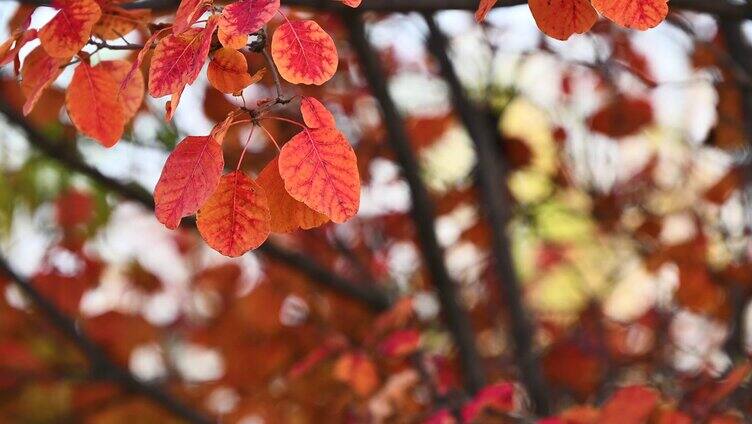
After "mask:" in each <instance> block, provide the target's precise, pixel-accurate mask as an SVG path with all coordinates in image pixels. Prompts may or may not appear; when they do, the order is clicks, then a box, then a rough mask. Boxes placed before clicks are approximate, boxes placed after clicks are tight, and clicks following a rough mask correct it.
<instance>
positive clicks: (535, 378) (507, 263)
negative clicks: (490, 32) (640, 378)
mask: <svg viewBox="0 0 752 424" xmlns="http://www.w3.org/2000/svg"><path fill="white" fill-rule="evenodd" d="M425 19H426V22H427V23H428V28H429V31H430V33H429V38H428V48H429V50H430V51H431V53H432V54H433V56H434V57H435V58H436V59H437V61H438V63H439V66H440V68H441V73H442V75H443V76H444V79H445V80H446V81H447V82H448V84H449V88H450V90H451V93H452V100H453V103H454V108H455V109H456V111H457V112H458V113H459V115H460V118H461V119H462V122H463V123H464V124H465V127H466V128H467V130H468V132H469V133H470V138H471V139H472V140H473V143H474V144H475V150H476V152H477V156H478V179H479V185H480V189H481V195H482V198H483V203H484V204H485V205H486V207H487V210H486V211H485V212H486V218H487V219H488V224H489V226H490V228H492V229H493V231H492V234H491V241H492V244H491V250H492V253H493V260H494V265H495V267H496V272H497V273H498V277H497V279H496V280H497V282H498V284H499V289H500V291H501V293H502V294H503V296H504V302H505V303H506V304H507V306H508V311H509V318H510V324H511V327H512V328H511V332H512V337H511V339H512V340H513V341H514V343H515V356H516V362H517V365H518V367H519V369H520V379H521V381H522V383H523V384H524V385H525V387H526V388H527V390H528V392H529V393H530V397H531V398H532V400H533V402H534V404H535V410H536V412H537V413H538V414H539V415H542V416H545V415H548V413H549V410H550V407H549V405H548V393H547V392H548V391H547V389H546V387H545V383H544V381H543V376H542V374H541V371H540V364H539V363H538V359H537V357H536V355H535V353H534V352H533V326H532V325H531V324H530V321H529V319H528V316H527V313H526V312H525V307H524V305H523V303H522V293H521V290H520V288H519V283H518V281H517V274H516V273H515V270H514V266H513V262H512V255H511V250H510V246H509V240H508V238H507V235H506V228H507V224H508V222H509V218H510V216H511V208H510V207H509V203H508V200H507V199H508V196H506V197H507V198H506V199H505V198H504V197H505V196H504V194H506V193H507V190H506V179H505V174H506V168H507V165H506V163H504V161H503V157H500V155H498V154H497V152H496V151H495V150H494V146H495V145H496V144H497V141H496V138H495V136H494V133H493V131H492V128H493V127H491V126H490V125H489V124H488V122H487V121H486V119H484V113H483V112H482V111H480V110H478V109H477V108H476V107H475V105H474V104H473V103H471V102H470V100H469V99H468V98H467V96H466V95H465V91H464V88H463V87H462V85H461V83H460V81H459V79H458V78H457V75H456V74H455V72H454V68H453V66H452V63H451V61H450V60H449V57H448V56H447V53H446V49H447V41H446V38H445V36H444V34H443V33H442V32H441V30H440V29H439V28H438V27H437V26H436V22H435V21H434V20H433V17H432V16H431V15H429V14H426V15H425Z"/></svg>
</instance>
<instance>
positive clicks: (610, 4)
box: [592, 0, 668, 30]
mask: <svg viewBox="0 0 752 424" xmlns="http://www.w3.org/2000/svg"><path fill="white" fill-rule="evenodd" d="M592 3H593V7H595V8H596V9H597V10H598V11H599V12H601V14H603V16H605V17H607V18H608V19H610V20H612V21H614V22H616V23H617V24H619V25H621V26H624V27H627V28H632V29H639V30H646V29H649V28H653V27H654V26H656V25H658V24H659V23H661V22H663V20H664V19H666V15H668V0H592Z"/></svg>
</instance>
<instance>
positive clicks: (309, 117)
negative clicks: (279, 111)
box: [300, 97, 335, 128]
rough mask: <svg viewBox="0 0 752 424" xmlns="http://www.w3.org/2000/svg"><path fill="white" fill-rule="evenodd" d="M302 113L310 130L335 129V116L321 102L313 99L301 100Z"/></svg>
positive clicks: (305, 98) (304, 98)
mask: <svg viewBox="0 0 752 424" xmlns="http://www.w3.org/2000/svg"><path fill="white" fill-rule="evenodd" d="M300 113H301V114H302V115H303V122H305V124H306V125H308V127H309V128H321V127H334V126H335V122H334V116H333V115H332V113H331V112H329V110H327V108H326V107H325V106H324V105H323V104H321V102H320V101H318V100H316V99H315V98H313V97H303V98H302V99H300Z"/></svg>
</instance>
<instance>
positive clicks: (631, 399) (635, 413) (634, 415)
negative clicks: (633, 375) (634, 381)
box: [599, 386, 659, 424]
mask: <svg viewBox="0 0 752 424" xmlns="http://www.w3.org/2000/svg"><path fill="white" fill-rule="evenodd" d="M658 400H659V396H658V393H657V392H656V391H655V390H653V389H650V388H647V387H642V386H630V387H624V388H622V389H620V390H619V391H617V392H616V393H614V395H613V396H611V398H610V399H609V400H608V402H606V404H605V405H603V409H601V416H600V421H599V422H600V423H603V424H617V423H618V424H640V423H644V422H647V421H648V418H650V415H652V413H653V410H654V409H655V408H656V406H658Z"/></svg>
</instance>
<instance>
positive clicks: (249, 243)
mask: <svg viewBox="0 0 752 424" xmlns="http://www.w3.org/2000/svg"><path fill="white" fill-rule="evenodd" d="M270 219H271V218H270V216H269V207H268V206H267V203H266V197H265V196H264V192H263V189H262V188H261V187H259V186H258V184H256V182H254V181H253V180H252V179H250V178H249V177H248V176H246V175H245V174H243V173H242V172H241V171H235V172H233V173H230V174H227V175H224V176H222V178H221V179H220V181H219V185H218V186H217V190H216V191H215V192H214V194H212V195H211V197H209V200H207V201H206V203H205V204H204V206H202V207H201V209H199V211H198V219H197V224H198V231H199V232H200V233H201V237H203V238H204V240H205V241H206V243H207V244H208V245H209V246H211V247H212V248H213V249H214V250H216V251H218V252H219V253H221V254H223V255H225V256H232V257H235V256H240V255H242V254H243V253H245V252H247V251H249V250H251V249H255V248H257V247H259V246H261V244H262V243H263V242H264V241H265V240H266V238H267V237H268V236H269V220H270Z"/></svg>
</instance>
